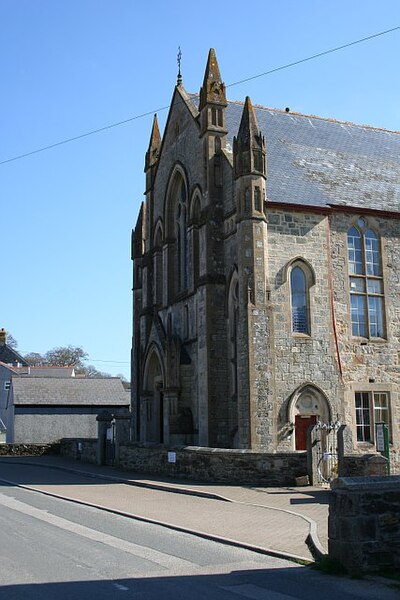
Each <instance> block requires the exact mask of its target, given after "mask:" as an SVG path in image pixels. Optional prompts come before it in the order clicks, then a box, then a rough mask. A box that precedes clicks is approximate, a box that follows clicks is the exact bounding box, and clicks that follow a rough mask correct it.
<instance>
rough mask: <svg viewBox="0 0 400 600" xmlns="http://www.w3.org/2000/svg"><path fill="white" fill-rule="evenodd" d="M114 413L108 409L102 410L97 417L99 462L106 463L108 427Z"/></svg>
mask: <svg viewBox="0 0 400 600" xmlns="http://www.w3.org/2000/svg"><path fill="white" fill-rule="evenodd" d="M112 418H113V416H112V414H111V413H110V412H109V411H108V410H102V411H101V412H100V413H99V414H98V415H97V417H96V421H97V457H96V458H97V464H98V465H105V464H106V442H107V439H106V436H107V429H108V428H109V427H110V425H111V421H112Z"/></svg>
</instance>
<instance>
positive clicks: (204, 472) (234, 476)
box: [119, 443, 307, 486]
mask: <svg viewBox="0 0 400 600" xmlns="http://www.w3.org/2000/svg"><path fill="white" fill-rule="evenodd" d="M170 452H173V453H174V455H175V457H174V458H175V462H168V449H167V448H164V447H160V446H156V447H154V446H153V447H151V446H148V445H143V444H132V443H131V444H124V445H121V447H120V462H119V466H120V467H122V468H123V469H126V470H131V471H136V472H138V473H151V474H153V475H166V476H168V477H183V478H186V479H199V480H202V481H215V482H225V483H242V484H255V485H268V486H282V485H294V484H295V478H296V477H300V476H302V475H306V474H307V454H306V452H304V453H303V452H301V453H298V452H296V453H279V454H266V453H262V452H254V451H251V450H231V449H223V448H203V447H198V446H185V447H183V448H172V449H170Z"/></svg>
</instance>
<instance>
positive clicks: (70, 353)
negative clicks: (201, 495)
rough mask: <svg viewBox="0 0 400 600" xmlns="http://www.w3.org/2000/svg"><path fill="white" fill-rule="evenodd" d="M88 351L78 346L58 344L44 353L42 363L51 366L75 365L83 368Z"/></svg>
mask: <svg viewBox="0 0 400 600" xmlns="http://www.w3.org/2000/svg"><path fill="white" fill-rule="evenodd" d="M87 357H88V353H87V352H85V351H84V349H83V348H81V347H80V346H59V347H57V348H53V349H52V350H49V351H48V352H46V354H45V355H44V360H45V362H44V364H46V365H52V366H53V367H76V368H77V369H84V368H85V364H84V362H85V360H86V359H87Z"/></svg>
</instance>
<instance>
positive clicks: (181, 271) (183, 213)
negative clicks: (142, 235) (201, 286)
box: [175, 179, 188, 292]
mask: <svg viewBox="0 0 400 600" xmlns="http://www.w3.org/2000/svg"><path fill="white" fill-rule="evenodd" d="M175 239H176V266H177V282H178V286H177V289H178V292H181V291H183V290H185V289H186V288H187V252H188V243H187V196H186V187H185V183H184V181H183V179H181V180H180V182H179V186H178V188H177V197H176V203H175Z"/></svg>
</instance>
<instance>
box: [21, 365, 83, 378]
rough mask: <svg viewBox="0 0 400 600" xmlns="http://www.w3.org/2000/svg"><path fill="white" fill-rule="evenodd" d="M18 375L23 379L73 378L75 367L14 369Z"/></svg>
mask: <svg viewBox="0 0 400 600" xmlns="http://www.w3.org/2000/svg"><path fill="white" fill-rule="evenodd" d="M14 370H15V371H16V373H18V375H21V376H23V377H25V376H30V377H56V378H59V377H73V376H74V367H51V366H46V367H14Z"/></svg>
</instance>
